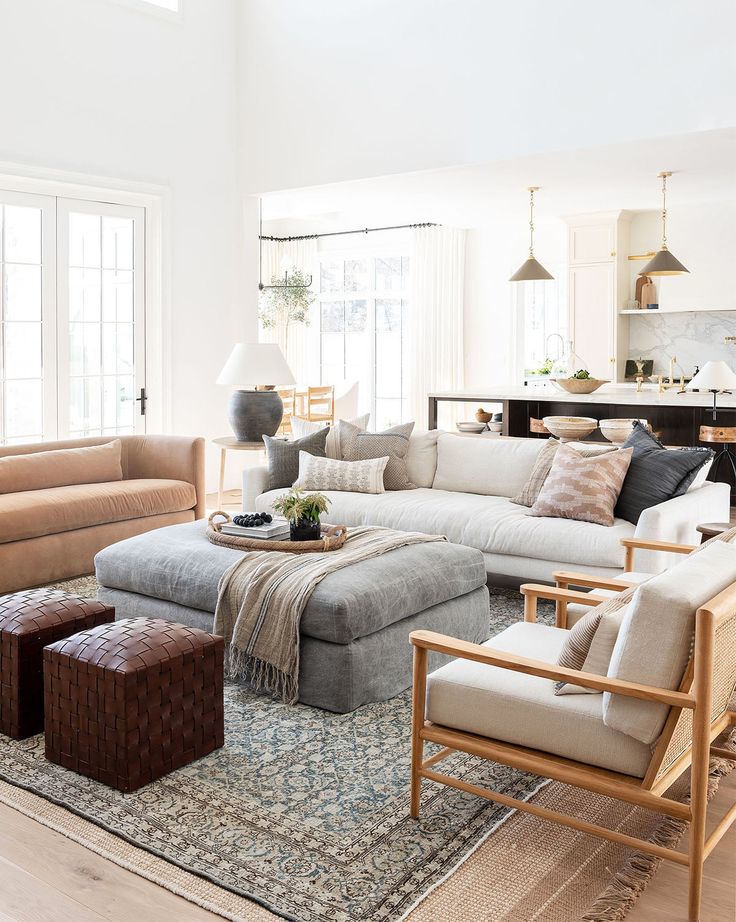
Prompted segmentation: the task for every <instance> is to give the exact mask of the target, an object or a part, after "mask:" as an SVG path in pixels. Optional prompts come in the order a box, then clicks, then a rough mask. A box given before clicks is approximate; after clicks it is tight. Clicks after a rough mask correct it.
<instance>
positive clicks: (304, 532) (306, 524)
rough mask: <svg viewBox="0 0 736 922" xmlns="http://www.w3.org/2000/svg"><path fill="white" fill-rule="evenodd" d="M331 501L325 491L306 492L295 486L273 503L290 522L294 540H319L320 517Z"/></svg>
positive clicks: (277, 510)
mask: <svg viewBox="0 0 736 922" xmlns="http://www.w3.org/2000/svg"><path fill="white" fill-rule="evenodd" d="M329 505H330V501H329V499H327V497H326V496H325V495H324V493H304V492H303V491H302V490H300V489H299V488H298V487H294V488H293V489H291V490H289V492H288V493H285V494H284V495H283V496H281V497H279V499H277V500H276V502H275V503H274V504H273V508H274V509H275V510H276V512H280V513H281V515H283V516H284V518H285V519H286V520H287V521H288V522H289V527H290V529H289V530H290V532H291V540H292V541H318V540H319V537H320V521H319V517H320V515H321V514H322V513H323V512H327V509H328V508H329Z"/></svg>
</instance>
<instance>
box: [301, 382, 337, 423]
mask: <svg viewBox="0 0 736 922" xmlns="http://www.w3.org/2000/svg"><path fill="white" fill-rule="evenodd" d="M307 419H308V420H310V421H311V422H329V423H334V421H335V385H334V384H326V385H320V386H319V387H308V388H307Z"/></svg>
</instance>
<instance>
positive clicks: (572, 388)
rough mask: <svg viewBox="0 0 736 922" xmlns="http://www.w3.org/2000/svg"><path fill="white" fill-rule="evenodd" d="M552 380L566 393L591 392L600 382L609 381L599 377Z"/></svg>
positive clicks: (606, 382) (595, 389)
mask: <svg viewBox="0 0 736 922" xmlns="http://www.w3.org/2000/svg"><path fill="white" fill-rule="evenodd" d="M552 380H553V381H554V382H555V384H557V385H558V386H559V387H561V388H562V390H563V391H567V393H568V394H592V393H593V391H597V390H598V388H599V387H600V386H601V385H602V384H608V383H609V382H608V380H601V379H600V378H553V379H552Z"/></svg>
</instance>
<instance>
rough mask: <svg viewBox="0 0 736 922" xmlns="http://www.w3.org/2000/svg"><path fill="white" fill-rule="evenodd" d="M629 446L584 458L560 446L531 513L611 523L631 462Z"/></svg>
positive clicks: (568, 447) (565, 446)
mask: <svg viewBox="0 0 736 922" xmlns="http://www.w3.org/2000/svg"><path fill="white" fill-rule="evenodd" d="M632 453H633V452H632V449H631V448H623V449H620V450H618V451H612V452H609V453H608V454H605V455H600V456H598V457H594V458H584V457H583V456H582V455H581V454H580V452H577V451H575V449H574V448H570V446H569V445H560V447H559V448H558V450H557V454H556V455H555V460H554V462H553V463H552V468H551V470H550V472H549V475H548V477H547V480H546V481H545V483H544V486H543V487H542V489H541V490H540V492H539V496H538V497H537V499H536V501H535V503H534V505H533V506H532V508H531V509H530V510H529V514H530V515H537V516H546V517H552V518H558V519H576V520H577V521H579V522H593V523H594V524H596V525H613V509H614V507H615V505H616V501H617V500H618V495H619V493H620V492H621V487H622V486H623V482H624V478H625V477H626V472H627V470H628V469H629V464H630V463H631V455H632Z"/></svg>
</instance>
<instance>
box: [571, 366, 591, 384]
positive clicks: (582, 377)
mask: <svg viewBox="0 0 736 922" xmlns="http://www.w3.org/2000/svg"><path fill="white" fill-rule="evenodd" d="M570 377H571V378H577V380H578V381H587V380H588V378H589V377H590V372H589V371H588V369H587V368H581V369H579V370H578V371H576V372H575V374H574V375H570Z"/></svg>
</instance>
